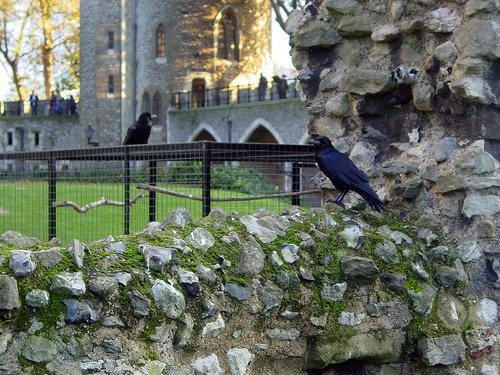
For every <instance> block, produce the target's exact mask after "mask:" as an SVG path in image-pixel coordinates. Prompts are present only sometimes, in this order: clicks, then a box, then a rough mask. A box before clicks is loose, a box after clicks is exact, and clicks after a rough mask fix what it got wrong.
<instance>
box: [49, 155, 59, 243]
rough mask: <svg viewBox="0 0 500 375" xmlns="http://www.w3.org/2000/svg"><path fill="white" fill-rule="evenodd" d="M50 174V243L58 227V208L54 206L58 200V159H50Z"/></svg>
mask: <svg viewBox="0 0 500 375" xmlns="http://www.w3.org/2000/svg"><path fill="white" fill-rule="evenodd" d="M48 172H49V176H48V177H49V180H48V183H49V241H50V240H51V239H52V238H54V237H56V234H57V232H56V227H57V218H56V208H55V207H54V206H53V204H52V203H54V202H55V201H56V199H57V194H56V193H57V190H56V182H57V176H56V159H55V158H54V157H53V156H50V157H49V159H48Z"/></svg>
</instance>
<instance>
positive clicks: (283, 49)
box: [0, 21, 294, 101]
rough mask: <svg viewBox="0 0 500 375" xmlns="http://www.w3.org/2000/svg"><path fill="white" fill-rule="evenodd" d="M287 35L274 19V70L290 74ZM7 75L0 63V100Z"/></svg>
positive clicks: (7, 86)
mask: <svg viewBox="0 0 500 375" xmlns="http://www.w3.org/2000/svg"><path fill="white" fill-rule="evenodd" d="M288 39H289V36H288V35H287V34H286V33H285V32H284V31H283V30H282V29H281V28H280V26H279V25H278V23H277V22H276V21H273V23H272V59H273V63H274V65H275V66H280V67H283V69H282V70H283V71H279V72H275V73H277V74H280V75H281V74H286V75H288V76H290V74H291V72H292V71H293V70H294V68H293V66H292V60H291V57H290V53H289V52H290V46H289V45H288ZM8 82H9V77H8V75H7V72H6V70H5V69H4V67H3V65H2V64H0V101H4V100H6V97H7V94H8V91H9V90H8V88H9V86H10V84H8Z"/></svg>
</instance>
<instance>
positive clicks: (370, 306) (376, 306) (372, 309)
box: [365, 303, 389, 318]
mask: <svg viewBox="0 0 500 375" xmlns="http://www.w3.org/2000/svg"><path fill="white" fill-rule="evenodd" d="M365 309H366V312H367V313H368V315H370V316H372V317H376V318H378V317H380V316H383V315H386V314H387V313H388V312H389V308H388V306H387V305H386V304H384V303H367V304H366V305H365Z"/></svg>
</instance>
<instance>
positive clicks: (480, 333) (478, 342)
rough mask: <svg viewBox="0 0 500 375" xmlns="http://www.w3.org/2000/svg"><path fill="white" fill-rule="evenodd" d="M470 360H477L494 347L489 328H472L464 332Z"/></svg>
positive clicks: (493, 336) (492, 335) (493, 338)
mask: <svg viewBox="0 0 500 375" xmlns="http://www.w3.org/2000/svg"><path fill="white" fill-rule="evenodd" d="M465 340H466V341H467V344H469V349H470V355H471V357H472V358H479V357H481V356H482V355H484V354H487V353H488V352H490V350H491V348H493V346H494V345H495V342H496V340H495V335H494V334H493V331H492V330H491V329H490V328H474V329H471V330H468V331H466V332H465Z"/></svg>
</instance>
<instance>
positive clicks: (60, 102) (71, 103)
mask: <svg viewBox="0 0 500 375" xmlns="http://www.w3.org/2000/svg"><path fill="white" fill-rule="evenodd" d="M67 100H68V109H69V113H70V114H72V115H76V101H75V98H73V95H70V96H69V98H68V99H67ZM64 101H65V99H63V97H62V96H61V93H60V92H59V90H55V91H52V94H51V96H50V101H49V105H50V107H49V114H51V115H61V114H63V112H64V107H63V106H64ZM29 102H30V108H31V115H32V116H36V114H37V111H38V102H39V99H38V95H36V94H35V90H33V91H32V92H31V95H30V97H29Z"/></svg>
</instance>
